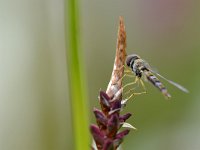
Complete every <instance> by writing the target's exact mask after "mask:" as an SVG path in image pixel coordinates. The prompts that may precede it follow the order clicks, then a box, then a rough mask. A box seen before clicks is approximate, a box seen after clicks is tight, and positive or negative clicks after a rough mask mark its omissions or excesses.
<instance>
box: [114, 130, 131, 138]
mask: <svg viewBox="0 0 200 150" xmlns="http://www.w3.org/2000/svg"><path fill="white" fill-rule="evenodd" d="M129 132H130V130H128V129H126V130H124V131H122V132H120V133H118V134H117V135H116V139H122V138H123V137H124V136H126V135H127V134H128V133H129Z"/></svg>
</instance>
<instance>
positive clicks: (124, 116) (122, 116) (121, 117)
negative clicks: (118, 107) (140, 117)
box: [119, 113, 132, 122]
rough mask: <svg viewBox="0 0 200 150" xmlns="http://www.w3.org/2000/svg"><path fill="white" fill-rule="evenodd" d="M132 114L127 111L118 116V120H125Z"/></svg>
mask: <svg viewBox="0 0 200 150" xmlns="http://www.w3.org/2000/svg"><path fill="white" fill-rule="evenodd" d="M131 116H132V114H131V113H127V114H125V115H121V116H120V117H119V120H120V122H125V121H126V120H127V119H128V118H129V117H131Z"/></svg>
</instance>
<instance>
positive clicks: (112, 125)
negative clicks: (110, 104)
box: [107, 114, 119, 137]
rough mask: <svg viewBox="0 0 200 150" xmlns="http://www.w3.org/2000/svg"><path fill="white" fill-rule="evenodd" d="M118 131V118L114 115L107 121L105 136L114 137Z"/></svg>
mask: <svg viewBox="0 0 200 150" xmlns="http://www.w3.org/2000/svg"><path fill="white" fill-rule="evenodd" d="M118 129H119V117H118V115H117V114H114V115H112V116H111V118H110V119H109V120H108V126H107V136H108V137H114V136H115V135H116V133H117V130H118Z"/></svg>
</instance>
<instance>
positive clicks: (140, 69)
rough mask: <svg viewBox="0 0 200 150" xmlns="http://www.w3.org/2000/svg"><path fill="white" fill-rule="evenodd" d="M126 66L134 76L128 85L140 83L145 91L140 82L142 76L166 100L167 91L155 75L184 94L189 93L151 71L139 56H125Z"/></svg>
mask: <svg viewBox="0 0 200 150" xmlns="http://www.w3.org/2000/svg"><path fill="white" fill-rule="evenodd" d="M126 65H127V66H128V67H129V69H131V72H132V73H134V74H135V76H136V80H135V81H134V82H132V83H129V84H128V85H131V84H135V83H136V82H138V80H139V81H140V82H141V84H142V86H143V88H144V89H145V86H144V84H143V82H142V80H140V79H141V77H142V76H144V77H145V78H146V79H147V80H148V81H149V82H150V83H152V84H153V86H155V87H156V88H158V89H159V90H160V91H161V93H162V94H163V95H164V96H165V97H166V98H170V97H171V95H170V94H169V93H168V91H167V89H166V87H165V86H164V85H163V83H162V82H160V80H159V79H158V78H157V77H156V76H155V74H156V75H157V76H159V77H161V78H162V79H164V80H166V81H168V82H169V83H171V84H172V85H174V86H175V87H177V88H178V89H180V90H182V91H183V92H186V93H188V92H189V91H188V90H187V89H186V88H184V87H183V86H181V85H179V84H178V83H175V82H173V81H171V80H168V79H166V78H165V77H163V76H162V75H160V74H158V73H157V72H155V71H153V70H152V69H151V67H150V65H149V64H148V63H147V62H146V61H144V60H143V59H142V58H140V56H138V55H136V54H132V55H128V56H127V59H126ZM125 86H126V85H125ZM131 96H132V95H131Z"/></svg>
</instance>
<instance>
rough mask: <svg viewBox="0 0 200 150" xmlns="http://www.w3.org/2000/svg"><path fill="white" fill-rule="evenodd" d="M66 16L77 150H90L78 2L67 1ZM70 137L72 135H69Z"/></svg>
mask: <svg viewBox="0 0 200 150" xmlns="http://www.w3.org/2000/svg"><path fill="white" fill-rule="evenodd" d="M66 1H68V3H66V5H68V6H66V9H65V10H67V11H66V14H67V13H68V19H66V21H67V22H66V23H68V26H69V29H68V32H69V33H68V35H69V36H68V38H67V39H69V50H68V51H67V64H68V75H69V78H68V79H69V89H70V100H71V112H72V123H73V137H74V142H75V149H76V150H88V149H89V147H90V139H89V130H88V128H89V127H88V126H89V119H88V111H87V108H88V105H87V104H88V102H87V94H86V86H85V78H84V72H83V62H82V61H81V59H80V58H81V57H80V56H81V50H80V42H79V40H80V39H79V38H80V35H79V14H78V13H79V12H78V0H66ZM66 17H67V16H66ZM69 136H70V135H69Z"/></svg>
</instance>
